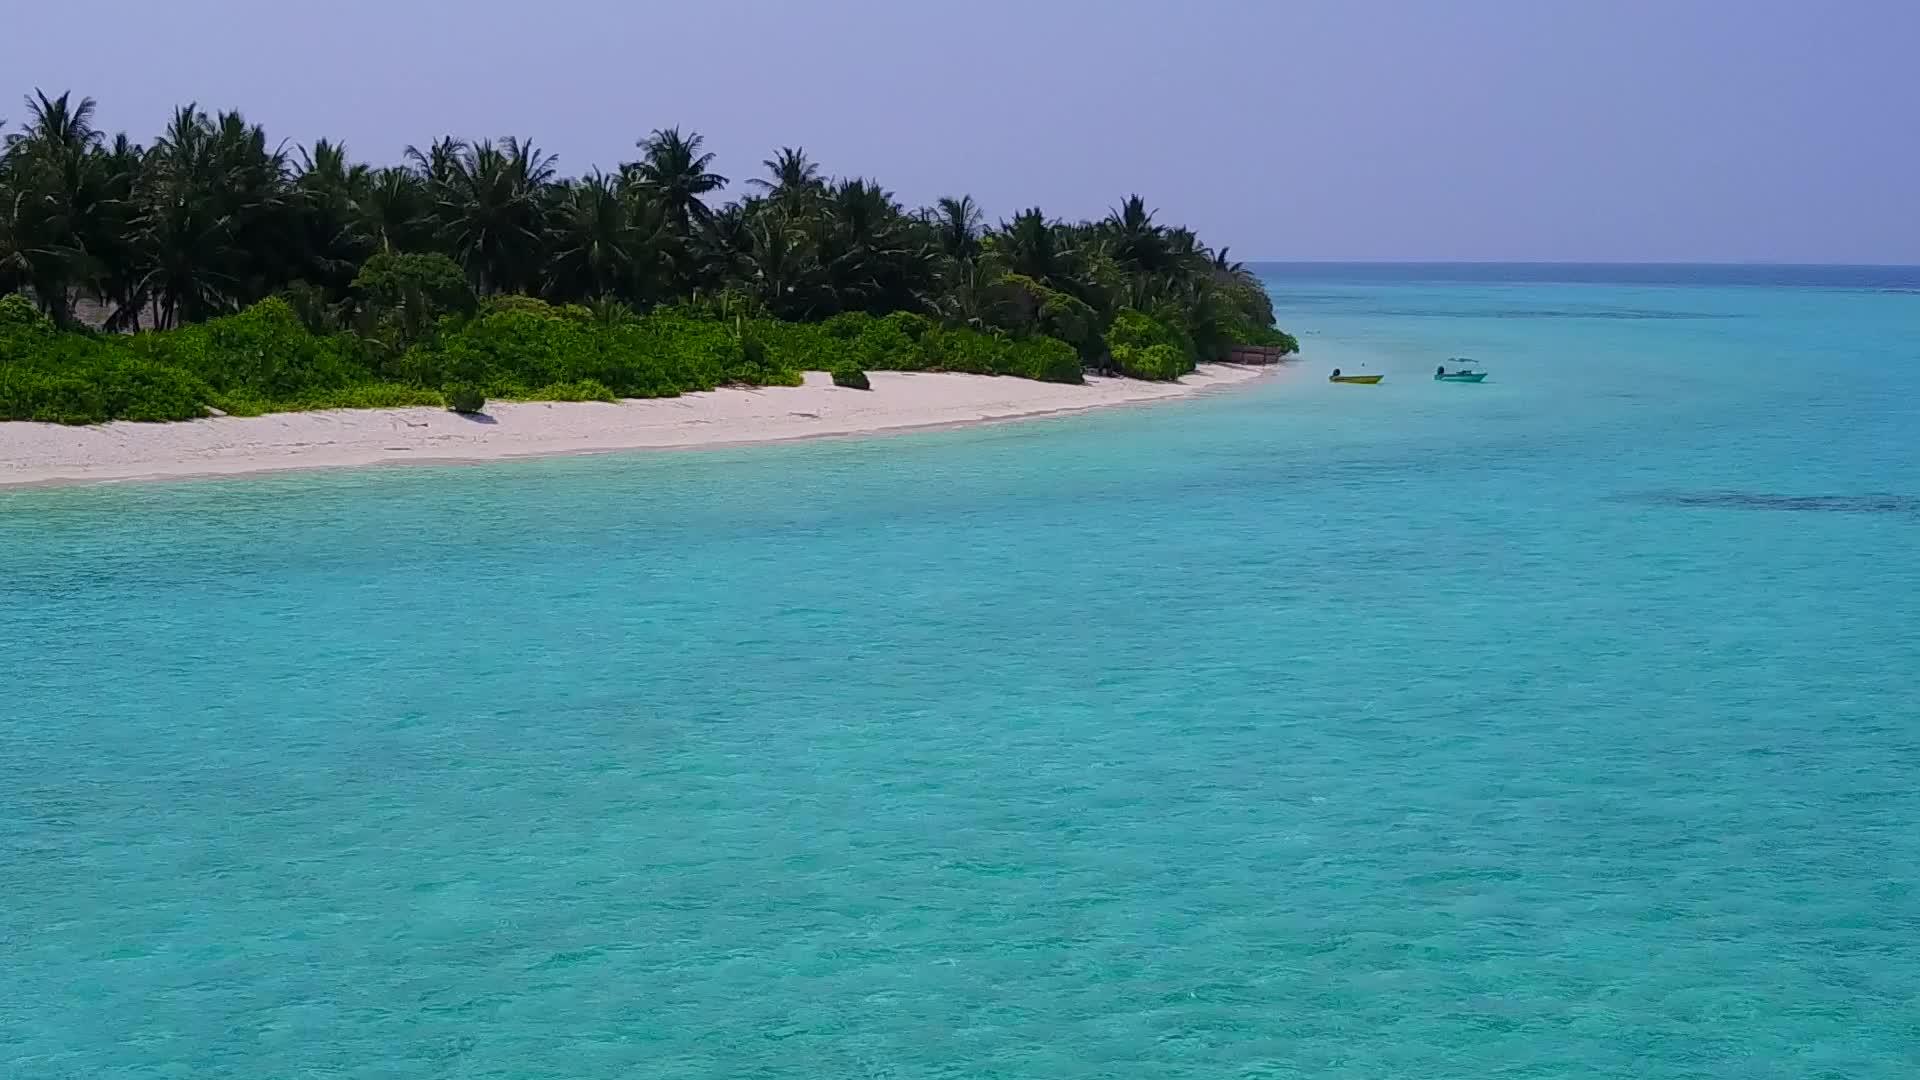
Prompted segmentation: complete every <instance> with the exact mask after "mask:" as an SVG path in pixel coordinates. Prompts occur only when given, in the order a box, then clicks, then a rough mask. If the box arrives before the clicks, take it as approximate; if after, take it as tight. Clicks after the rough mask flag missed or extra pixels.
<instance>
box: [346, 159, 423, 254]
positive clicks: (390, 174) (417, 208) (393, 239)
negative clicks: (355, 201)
mask: <svg viewBox="0 0 1920 1080" xmlns="http://www.w3.org/2000/svg"><path fill="white" fill-rule="evenodd" d="M430 206H431V204H430V201H429V199H428V196H427V182H426V181H425V180H424V179H422V178H421V174H420V173H417V172H415V171H413V170H412V169H405V168H397V167H396V168H386V169H381V170H379V171H378V172H376V173H374V174H373V176H372V177H371V178H370V179H369V180H368V182H367V188H366V193H365V194H364V195H362V196H361V198H360V200H359V205H358V209H359V211H360V226H359V228H360V231H361V233H362V235H364V236H365V237H366V238H367V239H368V240H369V241H370V242H371V243H372V244H373V247H374V249H375V250H377V251H385V252H422V251H425V250H427V249H428V248H429V247H430V246H431V244H432V239H433V222H432V219H431V217H430V216H429V213H428V211H429V209H430Z"/></svg>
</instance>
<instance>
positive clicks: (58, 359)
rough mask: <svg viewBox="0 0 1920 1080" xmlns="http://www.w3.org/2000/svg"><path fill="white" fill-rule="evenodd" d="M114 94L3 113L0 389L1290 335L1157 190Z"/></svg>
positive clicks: (34, 398)
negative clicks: (935, 181) (424, 128)
mask: <svg viewBox="0 0 1920 1080" xmlns="http://www.w3.org/2000/svg"><path fill="white" fill-rule="evenodd" d="M94 119H95V106H94V102H93V101H92V100H91V99H86V98H75V97H73V96H72V95H70V94H62V95H59V96H57V97H50V96H47V95H46V94H44V93H35V94H33V95H31V96H30V97H28V98H27V100H26V114H25V118H24V120H23V121H22V122H21V123H20V124H18V125H16V127H15V129H14V130H11V131H10V132H9V133H8V134H6V135H5V141H4V144H0V420H50V421H57V422H62V423H91V422H97V421H101V420H108V419H126V420H180V419H189V418H193V417H198V416H204V415H207V414H209V412H211V411H214V410H218V411H220V412H224V413H228V414H234V415H257V414H260V413H264V412H269V411H279V410H294V409H315V408H335V407H349V408H359V407H382V406H398V405H419V404H434V405H446V406H448V407H450V408H454V409H456V410H460V411H472V410H477V409H478V408H480V407H481V405H480V404H476V402H480V403H484V401H485V400H486V399H488V398H496V399H497V398H509V399H511V398H527V399H541V400H560V401H585V400H608V401H611V400H615V399H617V398H631V397H662V396H672V395H677V394H681V393H686V392H690V391H697V390H708V389H712V388H714V387H717V386H722V385H729V384H743V385H794V384H797V383H798V382H799V381H800V373H801V372H802V371H809V370H813V371H826V372H830V373H831V374H832V377H833V379H834V381H835V382H836V383H838V384H840V385H843V386H860V385H862V384H864V383H866V381H867V377H866V373H867V372H869V371H888V370H892V371H955V372H972V373H977V374H989V375H1007V376H1015V377H1020V378H1028V379H1041V380H1048V381H1053V382H1068V383H1072V382H1079V381H1081V379H1082V377H1083V373H1086V372H1097V373H1104V374H1115V375H1123V376H1127V377H1131V378H1138V379H1163V380H1164V379H1177V378H1179V377H1180V376H1181V375H1183V374H1185V373H1187V372H1189V371H1192V370H1193V368H1194V366H1195V365H1196V364H1199V363H1205V362H1208V361H1213V360H1218V359H1221V358H1223V357H1225V356H1226V355H1227V354H1228V353H1229V352H1230V351H1231V350H1232V349H1234V348H1235V347H1237V346H1242V345H1262V346H1269V347H1278V348H1281V349H1283V350H1287V351H1291V350H1292V349H1293V348H1295V343H1294V341H1293V339H1292V338H1291V337H1289V336H1288V335H1286V334H1284V333H1282V332H1281V331H1279V330H1277V329H1275V328H1274V325H1273V322H1274V320H1273V310H1272V306H1271V303H1270V301H1269V299H1268V297H1267V295H1266V293H1265V291H1264V290H1263V289H1262V288H1261V286H1260V285H1259V283H1258V281H1257V280H1255V278H1254V277H1253V275H1252V274H1251V273H1249V272H1248V270H1247V269H1246V267H1245V266H1243V265H1241V264H1239V263H1235V262H1233V261H1231V260H1230V259H1229V258H1228V255H1227V251H1226V250H1225V249H1221V250H1219V251H1215V250H1213V249H1211V248H1208V247H1207V246H1205V245H1204V244H1202V243H1201V242H1200V240H1199V238H1198V237H1196V236H1195V235H1194V234H1193V233H1192V232H1191V231H1189V230H1187V229H1183V228H1178V227H1170V226H1167V225H1164V224H1162V223H1160V222H1159V221H1157V220H1156V219H1155V215H1154V213H1153V212H1152V211H1151V210H1150V209H1149V208H1148V206H1147V204H1146V202H1145V200H1143V199H1142V198H1140V197H1139V196H1130V197H1128V198H1127V199H1125V200H1124V201H1122V202H1121V204H1120V205H1119V206H1118V207H1116V208H1114V210H1113V211H1112V212H1111V213H1110V214H1109V215H1108V216H1107V217H1105V218H1104V219H1102V220H1099V221H1086V222H1077V223H1069V222H1065V221H1060V220H1057V219H1055V218H1053V217H1050V216H1049V215H1047V214H1046V213H1044V212H1043V211H1042V210H1040V209H1038V208H1034V209H1028V210H1023V211H1021V212H1019V213H1016V214H1014V215H1013V216H1012V217H1011V218H1010V219H1008V220H1005V221H1002V222H1000V223H999V224H997V225H990V224H989V223H988V222H987V219H986V217H985V215H984V214H983V212H982V211H981V209H980V208H979V207H978V206H977V205H976V204H975V202H974V201H973V200H972V199H971V198H970V197H967V196H956V197H949V198H942V199H940V200H938V201H937V202H936V203H935V204H934V205H933V206H930V207H925V208H920V209H912V208H909V207H907V206H905V205H903V204H902V203H901V202H900V201H899V200H898V199H896V198H895V197H894V196H893V194H892V193H890V192H889V191H887V190H886V189H885V188H883V187H882V186H881V185H880V184H879V183H877V182H875V181H873V180H869V179H862V178H847V179H836V178H831V177H829V176H827V175H826V174H825V173H824V172H823V171H822V169H821V167H820V166H819V165H818V164H816V163H815V162H814V161H813V160H812V159H811V158H809V157H808V156H807V154H806V153H805V151H803V150H800V149H796V148H785V149H782V150H780V151H778V152H777V153H775V154H774V155H773V156H771V157H769V158H768V159H767V160H766V161H764V162H762V166H763V175H761V176H758V177H755V178H753V179H750V180H748V181H746V182H745V183H744V184H742V185H739V186H738V188H736V189H735V190H739V191H741V192H742V194H741V196H740V197H739V198H736V199H734V200H733V201H730V202H721V201H720V199H721V197H722V195H721V193H722V192H723V191H724V190H726V189H728V188H729V186H730V181H729V179H728V178H727V177H725V176H722V175H720V174H719V173H718V172H716V171H715V167H716V163H715V161H714V156H713V155H712V154H710V153H707V152H706V150H705V149H704V143H703V140H702V138H701V136H700V135H698V134H695V133H692V132H682V131H680V130H679V129H676V128H662V129H660V130H656V131H654V132H652V133H651V134H650V135H648V136H646V137H645V138H643V139H640V140H639V141H638V142H637V144H636V147H635V151H636V153H635V156H634V159H633V160H631V161H628V162H623V163H621V164H620V165H619V166H618V167H617V168H616V169H614V170H613V171H612V172H599V171H595V172H590V173H588V174H586V175H583V176H578V177H563V176H561V175H560V174H559V172H558V171H557V163H556V162H555V160H554V158H553V157H552V156H551V155H548V154H545V153H542V152H541V151H540V150H539V149H538V148H537V147H536V146H535V145H534V144H533V143H532V142H530V141H525V140H521V139H516V138H509V139H504V140H499V141H493V140H485V139H482V140H479V141H473V142H469V141H464V140H460V139H455V138H450V137H449V138H440V139H437V140H435V141H433V142H430V143H428V144H426V145H425V146H424V147H412V148H409V149H408V150H407V151H406V155H405V160H404V161H403V162H402V163H400V164H396V165H388V166H375V165H370V164H365V163H360V162H355V161H353V160H351V159H350V158H349V156H348V154H347V151H346V148H345V147H344V146H342V145H340V144H338V143H335V142H331V141H328V140H325V139H321V140H316V141H314V142H312V143H310V144H307V145H304V146H291V145H285V144H279V143H276V142H274V141H273V140H271V139H269V137H268V136H267V134H266V132H265V131H263V130H262V129H261V128H260V127H259V126H258V125H255V124H251V123H249V122H248V121H247V120H245V119H244V118H243V117H242V116H241V115H240V114H239V113H236V112H217V113H209V112H207V111H205V110H202V109H200V108H199V107H197V106H194V105H187V106H182V107H180V108H179V109H176V110H175V111H174V114H173V117H172V119H171V120H170V122H169V123H168V124H167V126H166V129H165V130H164V131H163V132H161V133H160V134H159V135H158V136H157V137H155V138H154V139H153V140H152V141H151V142H150V143H146V144H139V143H135V142H133V141H131V140H130V139H129V138H128V137H127V136H125V135H117V136H113V137H111V138H109V137H108V136H107V135H106V134H105V132H103V131H102V130H101V129H99V128H98V127H96V126H95V123H94ZM4 128H5V125H0V130H3V129H4Z"/></svg>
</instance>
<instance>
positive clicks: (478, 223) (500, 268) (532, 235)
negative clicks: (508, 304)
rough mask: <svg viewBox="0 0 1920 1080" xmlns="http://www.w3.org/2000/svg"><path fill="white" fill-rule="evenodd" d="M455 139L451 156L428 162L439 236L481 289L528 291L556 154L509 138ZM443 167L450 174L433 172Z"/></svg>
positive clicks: (540, 242)
mask: <svg viewBox="0 0 1920 1080" xmlns="http://www.w3.org/2000/svg"><path fill="white" fill-rule="evenodd" d="M439 145H440V144H436V148H438V147H439ZM454 145H457V146H458V149H457V150H455V151H454V152H453V153H452V154H451V156H450V157H449V158H447V159H445V160H444V161H436V160H433V159H429V160H428V163H427V168H428V173H429V181H428V184H429V190H430V191H432V193H433V195H434V198H435V205H434V216H435V217H436V219H437V220H438V222H439V226H440V237H441V242H442V243H443V244H445V245H446V250H447V252H448V253H449V254H450V255H452V256H453V258H454V260H455V261H456V262H458V263H460V265H461V266H462V267H464V268H465V269H466V271H467V276H468V277H469V278H470V279H471V280H472V281H473V284H474V289H475V291H477V292H479V293H481V294H482V295H488V294H491V293H498V292H514V291H524V290H525V289H526V288H527V287H528V286H530V285H531V284H532V283H533V282H534V280H535V278H536V276H537V273H538V267H539V264H540V255H541V248H542V245H543V241H544V239H545V234H546V212H547V206H546V192H545V186H546V185H547V183H548V182H550V181H551V180H552V178H553V175H554V158H553V157H552V156H551V155H545V154H542V153H540V151H539V150H538V149H536V148H535V147H534V146H533V145H532V144H531V143H527V142H522V141H520V140H518V139H511V138H509V139H506V140H505V141H503V142H501V143H499V144H495V143H494V142H493V141H492V140H490V139H482V140H481V141H479V142H477V143H474V144H472V145H470V146H468V145H459V144H454ZM415 155H416V157H417V156H418V155H417V152H415ZM442 168H444V169H445V174H444V177H443V178H442V179H440V180H439V181H435V180H434V179H432V175H433V173H434V172H435V171H438V170H440V169H442Z"/></svg>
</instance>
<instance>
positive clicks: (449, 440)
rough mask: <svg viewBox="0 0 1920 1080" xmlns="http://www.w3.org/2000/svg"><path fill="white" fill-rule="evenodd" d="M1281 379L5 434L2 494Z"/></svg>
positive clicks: (1076, 407)
mask: <svg viewBox="0 0 1920 1080" xmlns="http://www.w3.org/2000/svg"><path fill="white" fill-rule="evenodd" d="M1274 370H1276V369H1274V368H1256V367H1235V366H1231V365H1224V364H1211V365H1206V366H1204V367H1202V368H1201V369H1200V370H1199V371H1196V372H1194V373H1193V374H1191V375H1189V376H1187V377H1186V378H1185V379H1183V380H1181V381H1180V382H1179V383H1146V382H1136V381H1134V380H1131V379H1089V380H1088V381H1087V383H1086V385H1084V386H1063V385H1059V384H1055V383H1039V382H1032V381H1029V380H1025V379H1008V378H993V377H990V376H984V375H952V374H935V373H905V372H885V371H876V372H872V373H870V376H869V377H870V378H871V379H872V381H873V389H872V390H870V391H859V390H844V389H841V388H839V387H836V386H834V385H833V384H832V383H831V382H830V381H829V380H828V379H827V377H826V376H825V375H822V374H818V373H811V374H809V375H808V376H807V383H806V385H805V386H800V387H770V388H764V389H751V390H749V389H723V390H715V391H712V392H710V393H702V394H687V395H684V396H682V397H678V398H662V399H654V400H637V401H623V402H620V403H618V404H607V403H605V402H577V403H573V402H500V403H497V404H495V405H492V406H490V407H489V408H488V410H487V415H486V416H484V417H480V418H475V419H469V418H465V417H460V416H455V415H454V414H452V413H449V412H447V411H445V410H442V409H425V408H420V409H356V410H330V411H325V412H310V413H276V414H274V415H271V416H259V417H246V418H240V417H220V418H212V419H207V420H192V421H187V422H184V423H176V424H133V423H125V422H115V423H110V424H101V425H97V426H94V427H66V426H63V425H60V424H35V423H22V422H7V423H0V488H10V487H44V486H53V485H70V484H99V483H122V482H128V481H136V480H169V479H187V478H193V477H218V476H241V475H246V474H251V473H275V472H286V471H290V470H297V469H339V468H358V467H363V466H369V465H393V464H405V463H415V464H429V463H431V464H449V463H457V462H484V461H499V460H504V459H508V458H518V457H538V456H548V455H557V454H601V453H614V452H618V451H626V450H684V449H698V448H703V447H722V446H741V445H750V444H754V443H765V442H787V441H792V440H796V439H817V438H830V437H835V436H858V435H879V434H887V433H895V432H905V431H920V430H926V429H930V428H943V427H959V426H967V425H973V424H984V423H995V422H1003V421H1011V420H1023V419H1033V418H1036V417H1042V416H1052V415H1057V414H1060V413H1072V412H1082V411H1085V410H1088V409H1098V408H1103V407H1107V406H1115V405H1133V404H1143V403H1148V402H1156V401H1169V400H1177V399H1181V398H1188V397H1193V396H1194V395H1197V394H1202V393H1206V392H1209V391H1214V390H1221V389H1225V388H1228V387H1233V386H1239V385H1243V384H1246V383H1248V382H1251V381H1253V380H1255V379H1258V378H1260V377H1261V376H1263V375H1266V374H1268V373H1271V372H1273V371H1274Z"/></svg>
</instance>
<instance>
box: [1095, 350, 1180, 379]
mask: <svg viewBox="0 0 1920 1080" xmlns="http://www.w3.org/2000/svg"><path fill="white" fill-rule="evenodd" d="M1113 360H1114V365H1115V366H1116V367H1118V368H1119V369H1120V374H1122V375H1125V376H1126V377H1127V378H1129V379H1151V380H1153V381H1155V382H1173V381H1174V380H1176V379H1178V378H1180V376H1182V375H1185V374H1186V373H1187V372H1189V371H1191V370H1193V369H1192V366H1191V365H1189V364H1188V363H1187V360H1186V358H1185V357H1184V356H1181V355H1180V353H1179V352H1177V351H1175V349H1174V347H1173V346H1171V345H1166V344H1159V345H1148V346H1146V347H1145V348H1138V347H1135V346H1132V345H1116V346H1114V348H1113Z"/></svg>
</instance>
